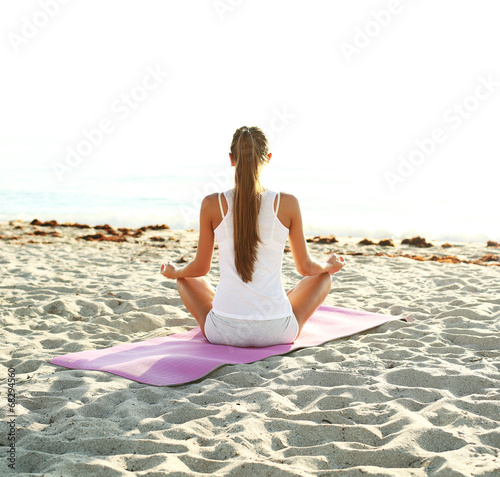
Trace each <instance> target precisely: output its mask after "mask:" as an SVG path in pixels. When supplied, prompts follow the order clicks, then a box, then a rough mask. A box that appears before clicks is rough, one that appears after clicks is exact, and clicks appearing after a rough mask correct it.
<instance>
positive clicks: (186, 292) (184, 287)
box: [177, 277, 215, 338]
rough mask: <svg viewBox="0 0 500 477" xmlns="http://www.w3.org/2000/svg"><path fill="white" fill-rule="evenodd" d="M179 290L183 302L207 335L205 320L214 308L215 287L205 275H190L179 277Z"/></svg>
mask: <svg viewBox="0 0 500 477" xmlns="http://www.w3.org/2000/svg"><path fill="white" fill-rule="evenodd" d="M177 290H178V291H179V295H180V297H181V300H182V303H184V306H185V307H186V308H187V309H188V311H189V313H191V315H193V317H194V319H195V320H196V321H197V322H198V324H199V325H200V328H201V332H202V333H203V336H205V320H206V318H207V315H208V312H209V311H210V310H211V309H212V302H213V299H214V295H215V288H214V287H213V286H212V285H211V284H210V282H209V281H208V280H207V279H206V278H205V277H190V278H178V279H177ZM205 338H206V336H205Z"/></svg>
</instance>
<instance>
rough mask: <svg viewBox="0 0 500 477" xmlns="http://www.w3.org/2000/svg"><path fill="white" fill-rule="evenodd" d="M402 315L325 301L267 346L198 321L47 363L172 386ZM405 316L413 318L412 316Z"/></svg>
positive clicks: (347, 333) (349, 334)
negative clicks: (216, 335) (215, 334)
mask: <svg viewBox="0 0 500 477" xmlns="http://www.w3.org/2000/svg"><path fill="white" fill-rule="evenodd" d="M400 319H403V317H400V316H392V315H383V314H379V313H371V312H368V311H360V310H350V309H348V308H339V307H333V306H326V305H322V306H320V307H319V308H318V309H317V310H316V312H315V313H314V315H313V316H312V317H311V318H310V319H309V320H308V322H307V323H306V325H305V326H304V328H303V330H302V333H301V335H300V336H299V338H298V339H297V340H296V341H295V342H294V343H292V344H286V345H276V346H269V347H267V348H237V347H234V346H224V345H214V344H211V343H210V342H208V341H207V340H206V339H205V337H204V336H203V335H202V333H201V330H200V327H199V326H198V327H196V328H194V329H192V330H190V331H187V332H185V333H179V334H176V335H171V336H162V337H160V338H153V339H150V340H147V341H140V342H137V343H127V344H122V345H119V346H113V347H112V348H105V349H100V350H92V351H80V352H78V353H70V354H65V355H63V356H57V357H55V358H53V359H52V360H51V361H49V363H52V364H56V365H59V366H64V367H66V368H70V369H88V370H95V371H107V372H108V373H113V374H116V375H118V376H123V377H124V378H128V379H132V380H134V381H138V382H139V383H145V384H151V385H153V386H171V385H177V384H186V383H189V382H192V381H196V380H197V379H200V378H202V377H204V376H206V375H207V374H209V373H210V372H212V371H213V370H214V369H216V368H219V367H220V366H224V365H226V364H241V363H253V362H254V361H259V360H261V359H264V358H268V357H269V356H276V355H281V354H286V353H289V352H290V351H294V350H296V349H300V348H307V347H309V346H319V345H321V344H323V343H326V342H327V341H332V340H334V339H337V338H343V337H346V336H351V335H353V334H356V333H359V332H361V331H365V330H368V329H370V328H374V327H375V326H379V325H381V324H383V323H387V322H388V321H394V320H400ZM404 319H406V321H413V318H412V317H405V318H404Z"/></svg>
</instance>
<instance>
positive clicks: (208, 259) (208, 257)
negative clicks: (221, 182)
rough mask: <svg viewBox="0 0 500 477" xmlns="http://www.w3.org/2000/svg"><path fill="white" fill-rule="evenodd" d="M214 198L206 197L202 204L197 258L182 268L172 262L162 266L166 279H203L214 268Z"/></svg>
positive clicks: (162, 272) (161, 271)
mask: <svg viewBox="0 0 500 477" xmlns="http://www.w3.org/2000/svg"><path fill="white" fill-rule="evenodd" d="M212 201H213V199H212V196H206V197H205V198H204V199H203V201H202V203H201V210H200V236H199V239H198V248H197V249H196V257H195V258H194V259H193V260H192V261H191V262H189V263H188V264H186V265H185V266H184V267H182V268H177V267H176V266H175V265H174V264H173V263H172V262H168V264H167V265H162V266H161V270H160V273H161V274H162V275H163V276H164V277H166V278H172V279H177V278H187V277H203V276H205V275H206V274H207V273H208V272H209V271H210V268H211V266H212V255H213V252H214V231H213V229H212V216H211V210H212Z"/></svg>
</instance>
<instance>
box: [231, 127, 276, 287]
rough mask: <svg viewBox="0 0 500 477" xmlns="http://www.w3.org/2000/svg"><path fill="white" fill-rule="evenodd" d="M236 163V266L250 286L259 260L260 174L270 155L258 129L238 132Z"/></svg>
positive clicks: (233, 148)
mask: <svg viewBox="0 0 500 477" xmlns="http://www.w3.org/2000/svg"><path fill="white" fill-rule="evenodd" d="M231 154H232V155H233V159H234V160H235V161H236V171H235V189H234V204H233V224H234V226H233V236H234V256H235V259H234V264H235V267H236V271H237V272H238V274H239V275H240V277H241V279H242V280H243V281H244V282H245V283H247V282H250V281H252V276H253V272H254V268H255V262H256V261H257V247H258V244H259V242H261V243H262V240H261V239H260V237H259V230H258V225H259V223H258V217H259V210H260V204H261V199H262V193H263V191H264V189H263V187H262V185H261V183H260V171H261V168H262V166H263V165H264V163H265V160H266V156H267V155H268V154H269V147H268V143H267V138H266V136H265V134H264V132H263V131H262V130H261V129H260V128H257V127H251V128H248V127H246V126H244V127H242V128H239V129H237V130H236V132H235V133H234V136H233V140H232V142H231Z"/></svg>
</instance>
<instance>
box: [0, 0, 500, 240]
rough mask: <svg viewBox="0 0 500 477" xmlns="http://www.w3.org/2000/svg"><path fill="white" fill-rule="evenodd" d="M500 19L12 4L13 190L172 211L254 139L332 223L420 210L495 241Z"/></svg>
mask: <svg viewBox="0 0 500 477" xmlns="http://www.w3.org/2000/svg"><path fill="white" fill-rule="evenodd" d="M499 13H500V4H499V3H498V1H497V0H482V1H479V2H473V1H472V0H468V1H464V0H440V1H438V2H437V1H435V0H434V1H431V0H385V1H357V2H352V1H347V0H345V1H328V0H312V1H309V2H305V1H303V0H302V1H297V0H251V1H250V0H219V1H217V0H215V1H214V0H191V1H189V2H187V1H186V2H181V1H178V0H176V1H170V0H141V1H139V0H134V1H132V0H105V1H102V0H101V1H97V0H37V1H32V0H21V1H16V2H2V4H1V6H0V32H1V35H2V41H1V42H0V55H1V59H2V65H3V71H2V75H1V76H0V86H1V87H0V104H1V108H2V114H1V115H0V161H1V169H0V170H1V172H0V187H1V188H2V189H3V190H16V191H21V192H23V191H25V192H26V193H28V192H33V191H37V192H44V193H48V192H51V191H52V192H53V191H60V192H64V191H68V193H69V192H70V191H73V192H74V191H79V190H84V191H86V192H88V193H91V192H92V191H95V192H96V193H97V192H99V190H102V189H103V187H104V185H103V184H105V187H107V190H108V191H110V193H113V191H116V193H120V194H133V193H134V191H130V190H124V189H123V188H124V185H123V184H124V182H123V181H121V180H119V179H120V178H121V177H133V176H141V177H145V178H148V177H149V178H151V179H152V180H151V184H150V186H148V187H146V190H143V191H142V192H141V193H146V194H147V193H151V194H154V195H158V194H164V195H167V196H168V194H169V193H170V194H172V193H177V191H178V187H176V184H175V183H174V182H175V181H176V180H177V179H176V177H178V176H179V175H180V176H182V175H185V174H186V171H189V173H190V174H191V173H192V174H193V176H196V175H197V174H198V175H199V174H204V175H206V174H207V172H206V171H210V170H212V169H211V168H212V167H213V171H215V172H214V173H216V172H217V171H219V172H220V171H221V170H222V172H221V174H224V171H226V173H227V171H228V170H229V167H228V164H229V158H228V152H229V145H230V142H231V138H232V135H233V133H234V131H235V129H236V128H238V127H240V126H243V125H247V126H259V127H261V128H262V129H264V131H265V132H266V133H267V135H268V137H269V139H270V146H271V152H272V153H273V158H272V164H271V165H270V166H269V170H268V171H267V177H268V180H269V183H270V184H271V186H275V185H276V187H279V188H280V190H283V191H287V192H290V193H294V194H295V195H297V196H298V197H299V198H304V201H306V200H308V201H309V202H308V203H310V204H311V203H312V202H311V198H313V199H314V198H315V199H317V201H320V202H322V203H323V205H324V204H325V203H328V204H332V205H331V211H332V213H331V216H329V220H334V219H335V211H336V210H339V211H340V210H342V213H343V214H346V213H348V212H346V211H347V210H348V208H346V205H345V204H347V203H349V202H351V203H356V204H358V206H359V207H364V204H366V205H369V204H370V203H372V204H374V203H377V204H378V203H380V204H385V205H384V207H385V213H386V214H387V215H388V217H390V216H391V213H392V210H393V209H392V207H394V210H396V208H398V207H401V205H402V204H403V205H405V204H409V205H408V211H413V212H411V213H418V214H420V215H421V216H427V217H428V220H431V218H429V217H431V216H432V223H433V224H434V225H435V227H437V228H439V226H443V227H444V226H445V225H446V220H445V219H446V214H447V213H450V214H451V216H452V217H453V220H456V218H457V217H461V216H462V217H464V218H465V219H466V220H468V221H469V222H468V223H470V224H473V220H475V218H478V217H480V218H481V219H482V222H481V224H479V222H478V227H479V229H480V228H481V227H487V228H488V230H487V232H488V234H489V235H494V234H499V236H500V228H499V227H500V220H498V224H497V222H496V221H495V224H493V225H492V224H491V223H489V222H488V221H487V218H488V217H490V216H491V217H496V218H500V215H499V214H498V209H499V208H498V205H497V202H498V194H497V190H498V183H499V176H500V165H499V159H500V154H499V153H500V144H499V137H500V136H499V134H498V125H499V119H500V99H499V97H500V93H499V90H500V55H499V54H498V45H500V29H499V28H498V18H499V16H498V14H499ZM221 168H222V169H221ZM155 178H166V179H165V181H163V180H162V181H155V180H153V179H155ZM213 182H214V181H213V180H212V183H213ZM144 183H146V182H143V184H144ZM177 185H179V184H177ZM192 193H193V192H192V190H189V191H187V192H186V194H192ZM360 201H361V202H360ZM335 204H338V208H337V209H336V207H337V206H336V205H335ZM340 204H343V206H342V207H341V205H340ZM411 204H413V205H411ZM4 206H5V205H4ZM7 207H8V206H7ZM311 207H312V206H311ZM319 209H321V210H322V208H321V207H320V208H319ZM309 210H312V209H309ZM409 213H410V212H409ZM495 214H496V215H495ZM368 219H369V217H367V220H368ZM490 222H491V221H490ZM429 223H430V222H429ZM488 223H489V225H488ZM479 229H478V230H479ZM492 238H493V237H492ZM497 238H499V237H497Z"/></svg>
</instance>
